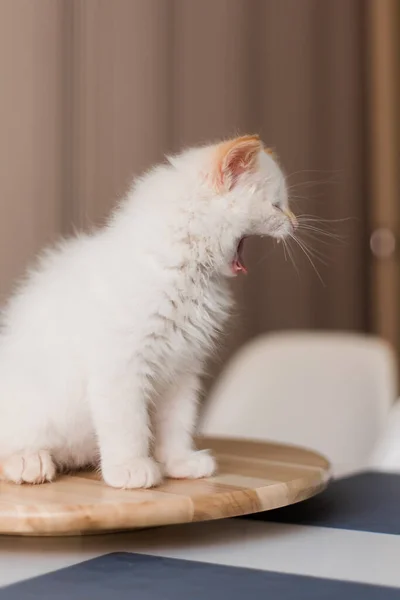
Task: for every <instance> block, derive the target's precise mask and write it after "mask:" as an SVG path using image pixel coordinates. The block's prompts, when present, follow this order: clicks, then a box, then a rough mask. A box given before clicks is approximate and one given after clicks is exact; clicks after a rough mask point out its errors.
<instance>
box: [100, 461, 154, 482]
mask: <svg viewBox="0 0 400 600" xmlns="http://www.w3.org/2000/svg"><path fill="white" fill-rule="evenodd" d="M101 472H102V475H103V479H104V481H105V482H106V483H107V484H108V485H110V486H111V487H115V488H126V489H128V488H129V489H131V488H149V487H153V486H155V485H157V484H158V483H160V482H161V479H162V477H161V469H160V467H159V465H158V464H157V463H156V462H155V460H153V459H152V458H135V459H133V460H131V461H130V462H129V463H127V464H123V465H104V464H103V465H102V468H101Z"/></svg>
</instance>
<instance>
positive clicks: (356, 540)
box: [0, 519, 400, 597]
mask: <svg viewBox="0 0 400 600" xmlns="http://www.w3.org/2000/svg"><path fill="white" fill-rule="evenodd" d="M109 552H139V553H144V554H153V555H158V556H166V557H171V558H180V559H186V560H195V561H202V562H209V563H217V564H223V565H232V566H241V567H250V568H255V569H263V570H271V571H278V572H286V573H296V574H302V575H311V576H316V577H326V578H329V579H341V580H347V581H356V582H363V583H370V584H377V585H385V586H393V587H399V588H400V563H399V557H400V536H396V535H387V534H376V533H367V532H360V531H347V530H340V529H329V528H323V527H315V526H313V527H309V526H300V525H287V524H274V523H265V522H260V521H250V520H245V519H225V520H222V521H213V522H208V523H196V524H190V525H179V526H170V527H164V528H158V529H148V530H142V531H136V532H131V533H124V534H112V535H101V536H87V537H85V536H84V537H71V538H29V537H6V536H4V537H0V586H4V585H7V584H10V583H14V582H17V581H22V580H23V579H28V578H31V577H34V576H36V575H41V574H43V573H48V572H50V571H55V570H57V569H60V568H62V567H67V566H69V565H73V564H76V563H79V562H82V561H84V560H87V559H90V558H94V557H96V556H100V555H104V554H107V553H109ZM399 594H400V591H399ZM399 597H400V596H399Z"/></svg>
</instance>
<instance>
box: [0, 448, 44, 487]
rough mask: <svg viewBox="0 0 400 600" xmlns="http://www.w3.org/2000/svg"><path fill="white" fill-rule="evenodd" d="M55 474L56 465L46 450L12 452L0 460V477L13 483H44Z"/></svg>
mask: <svg viewBox="0 0 400 600" xmlns="http://www.w3.org/2000/svg"><path fill="white" fill-rule="evenodd" d="M55 475H56V467H55V464H54V462H53V459H52V458H51V455H50V453H49V452H48V451H47V450H40V451H39V452H29V453H28V452H26V453H25V452H21V453H18V454H12V455H11V456H8V457H7V458H5V459H4V460H2V461H0V479H5V480H6V481H11V482H13V483H45V482H46V481H52V480H53V479H54V477H55Z"/></svg>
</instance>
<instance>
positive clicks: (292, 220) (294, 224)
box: [285, 209, 299, 229]
mask: <svg viewBox="0 0 400 600" xmlns="http://www.w3.org/2000/svg"><path fill="white" fill-rule="evenodd" d="M285 215H286V216H287V218H288V219H289V221H290V223H291V224H292V227H293V229H297V227H298V226H299V222H298V220H297V218H296V215H294V214H293V213H292V211H291V210H289V209H286V210H285Z"/></svg>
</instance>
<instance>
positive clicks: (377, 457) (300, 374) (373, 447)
mask: <svg viewBox="0 0 400 600" xmlns="http://www.w3.org/2000/svg"><path fill="white" fill-rule="evenodd" d="M396 394H397V368H396V361H395V356H394V353H393V351H392V349H391V348H390V347H389V346H388V345H387V344H386V343H384V342H383V341H381V340H380V339H377V338H375V337H372V336H366V335H358V334H342V333H325V332H324V333H302V332H299V333H280V334H272V335H267V336H264V337H261V338H259V339H256V340H255V341H253V342H251V343H249V344H248V345H247V346H245V347H243V348H242V349H241V350H240V351H239V352H238V354H237V355H236V356H235V357H234V358H233V360H232V361H231V362H230V364H228V366H227V368H226V370H225V372H224V373H223V374H222V376H221V377H220V378H219V380H218V381H217V383H216V385H215V386H214V388H213V390H212V392H211V395H210V396H209V399H208V401H207V403H206V405H205V408H204V411H203V414H202V419H201V425H200V431H201V433H202V434H204V435H209V436H220V437H239V438H251V439H256V440H273V441H277V442H283V443H289V444H297V445H300V446H306V447H309V448H312V449H315V450H317V451H319V452H321V453H322V454H324V455H325V456H326V457H327V458H328V459H329V460H330V461H331V463H332V465H333V472H334V474H336V475H338V474H345V473H347V472H351V471H353V470H357V469H360V468H366V467H368V466H369V465H370V464H373V465H374V466H376V467H379V463H380V461H381V462H382V458H383V457H384V455H385V450H384V447H385V443H382V442H381V444H380V449H379V448H378V451H377V444H378V446H379V441H380V440H382V439H383V438H385V431H386V429H387V427H388V415H389V413H390V409H391V407H392V406H393V404H394V402H395V399H396ZM399 428H400V411H399ZM399 435H400V434H399ZM392 454H393V452H392ZM386 455H387V451H386ZM398 457H399V467H400V438H399V450H398Z"/></svg>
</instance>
